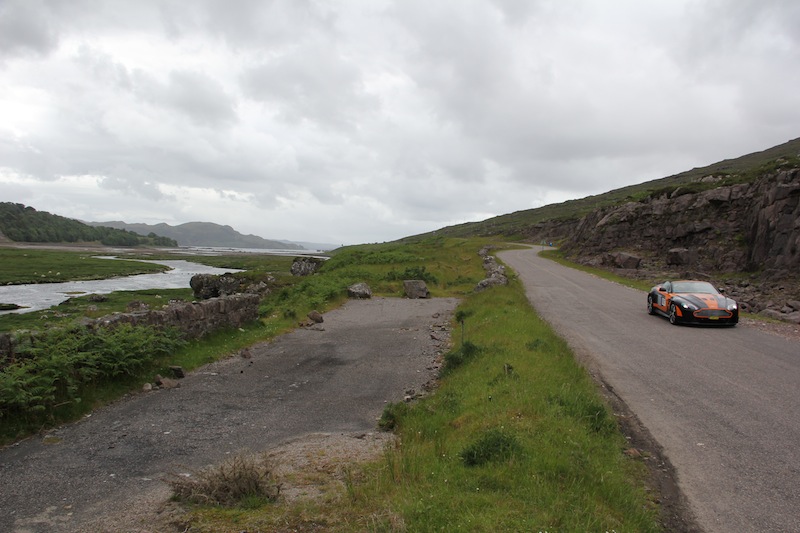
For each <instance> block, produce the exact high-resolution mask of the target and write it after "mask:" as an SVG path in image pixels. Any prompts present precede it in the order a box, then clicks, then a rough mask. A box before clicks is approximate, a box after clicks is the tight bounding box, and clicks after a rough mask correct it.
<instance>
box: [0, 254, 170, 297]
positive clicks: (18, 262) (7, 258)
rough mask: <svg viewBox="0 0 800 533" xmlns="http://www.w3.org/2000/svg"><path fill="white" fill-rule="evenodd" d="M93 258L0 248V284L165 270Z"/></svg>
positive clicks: (135, 262) (157, 266)
mask: <svg viewBox="0 0 800 533" xmlns="http://www.w3.org/2000/svg"><path fill="white" fill-rule="evenodd" d="M96 255H98V254H92V253H88V252H69V251H54V250H30V249H17V248H0V284H2V285H6V284H9V283H13V284H20V283H57V282H62V281H77V280H88V279H107V278H113V277H117V276H131V275H134V274H148V273H152V272H162V271H164V270H166V269H167V267H165V266H163V265H154V264H150V263H142V262H140V261H125V260H109V259H99V258H97V257H95V256H96ZM6 303H8V302H6Z"/></svg>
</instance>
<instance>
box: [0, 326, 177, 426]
mask: <svg viewBox="0 0 800 533" xmlns="http://www.w3.org/2000/svg"><path fill="white" fill-rule="evenodd" d="M18 342H19V344H18V347H17V358H18V360H17V362H15V363H14V364H12V365H9V366H8V367H6V368H4V369H2V370H1V371H0V418H5V417H8V416H11V415H19V416H22V417H23V418H29V417H30V416H31V415H36V414H37V413H38V414H41V413H44V412H47V411H48V410H50V409H52V408H54V407H57V406H58V405H66V404H69V403H78V402H80V401H81V400H80V397H79V391H80V390H81V388H82V387H84V386H87V385H90V384H96V383H98V382H101V381H111V380H113V379H115V378H118V377H121V376H131V375H133V374H134V373H135V372H136V371H138V370H140V369H142V368H143V367H144V366H145V365H147V364H149V363H151V362H152V361H154V360H155V359H156V358H158V357H161V356H164V355H166V354H168V353H170V352H172V351H174V350H177V349H178V348H180V347H181V346H183V345H184V341H183V340H182V339H181V338H180V334H179V332H178V331H177V330H175V329H165V330H157V329H155V328H151V327H146V326H131V325H129V324H123V325H120V326H118V327H116V328H99V329H96V330H93V329H90V328H86V327H81V326H77V327H72V328H64V329H62V328H53V329H50V330H46V331H44V332H41V333H39V334H36V335H31V334H26V335H25V336H20V337H19V338H18Z"/></svg>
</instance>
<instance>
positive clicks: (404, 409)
mask: <svg viewBox="0 0 800 533" xmlns="http://www.w3.org/2000/svg"><path fill="white" fill-rule="evenodd" d="M408 409H409V408H408V404H406V403H402V402H400V403H394V402H390V403H389V404H388V405H387V406H386V407H385V408H384V410H383V413H382V414H381V418H380V420H378V427H379V428H381V429H382V430H383V431H393V430H394V429H395V428H396V427H397V425H398V423H399V422H400V419H401V418H402V417H403V416H404V415H405V414H406V413H408Z"/></svg>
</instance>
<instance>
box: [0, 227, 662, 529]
mask: <svg viewBox="0 0 800 533" xmlns="http://www.w3.org/2000/svg"><path fill="white" fill-rule="evenodd" d="M493 243H494V241H492V240H490V239H485V238H465V239H457V238H446V239H445V238H440V237H432V238H426V239H425V240H422V241H419V242H416V243H388V244H380V245H361V246H352V247H346V248H342V249H340V250H337V251H336V252H334V253H333V254H332V257H331V258H330V259H329V260H328V261H326V262H325V263H324V264H323V265H322V266H321V267H320V270H319V272H318V273H317V274H315V275H313V276H308V277H302V278H300V277H293V276H291V275H290V274H289V267H290V266H291V261H292V257H279V256H268V255H253V254H248V255H246V256H244V255H237V256H213V257H211V256H209V257H201V256H193V257H192V260H193V261H197V262H201V263H204V264H209V265H211V266H218V267H222V268H238V269H243V270H246V271H247V272H245V273H243V275H246V276H250V277H253V278H254V279H265V280H267V279H268V280H270V281H269V285H270V289H271V290H270V293H269V295H267V296H266V297H265V298H264V299H263V300H262V303H261V305H260V308H259V320H258V321H256V322H255V323H254V324H252V325H250V326H248V327H245V328H241V329H240V330H236V331H224V332H219V333H218V334H214V335H211V336H210V337H207V338H204V339H202V341H200V342H188V343H185V344H184V345H183V346H182V347H180V346H177V345H176V346H170V347H169V349H168V350H166V353H164V354H162V355H159V356H157V357H155V358H154V359H153V360H151V361H147V362H144V363H142V364H141V365H139V364H138V363H137V365H134V367H132V368H131V369H130V370H127V369H126V371H124V372H121V373H119V374H118V375H116V376H112V377H111V378H110V379H105V378H104V379H96V380H88V381H87V382H86V383H81V384H78V385H76V386H77V390H76V391H74V392H75V397H78V398H81V401H80V402H70V403H69V404H67V405H62V406H58V407H55V408H49V409H46V410H44V412H40V413H34V414H35V415H36V416H38V417H39V418H36V419H35V423H33V424H31V423H25V421H24V420H22V418H24V417H21V416H20V415H19V413H18V412H14V411H13V409H9V407H8V405H5V406H3V405H2V403H0V416H2V418H0V423H2V427H3V430H2V439H3V442H4V443H6V444H8V443H10V442H13V440H14V439H17V438H20V437H24V436H25V435H34V434H36V432H37V431H38V430H40V429H41V428H46V427H51V426H53V425H56V424H60V423H64V422H66V421H69V420H74V419H76V418H78V417H80V416H82V415H83V414H84V413H86V412H88V411H89V410H91V409H92V408H94V407H96V406H99V405H103V404H106V403H110V402H113V401H114V400H115V399H116V398H119V397H121V396H123V395H125V394H130V393H135V392H136V391H138V390H141V386H142V384H143V383H145V382H147V381H149V380H150V379H151V378H152V375H153V374H154V373H158V372H159V371H163V370H164V369H168V368H169V366H172V365H181V366H183V367H184V368H185V369H186V370H187V371H189V370H191V369H194V368H198V367H199V366H201V365H203V364H206V363H208V362H211V361H214V360H218V359H220V358H224V357H227V356H230V355H231V354H233V353H236V352H237V351H238V350H241V349H243V348H245V347H247V346H250V345H252V344H254V343H256V342H263V341H266V340H269V339H271V338H274V337H275V336H277V335H280V334H281V333H283V332H286V331H289V330H290V329H292V328H294V327H297V323H298V322H299V320H301V319H302V317H304V316H306V314H307V313H308V312H309V311H312V310H318V311H320V312H323V313H324V312H325V311H327V310H330V309H332V308H335V307H337V306H339V305H341V304H342V303H343V302H344V301H345V300H346V298H347V296H346V289H347V287H348V286H349V285H351V284H353V283H356V282H360V281H364V282H366V283H368V284H369V285H370V287H371V289H372V291H373V294H375V295H380V296H388V297H401V296H402V291H403V288H402V279H404V278H405V277H406V276H407V275H409V274H416V275H419V274H423V275H424V276H425V280H426V283H427V284H428V287H429V289H430V292H431V296H432V297H439V296H449V297H458V298H460V299H461V300H462V303H461V305H460V306H459V308H458V311H457V313H456V315H457V316H458V317H459V318H460V323H459V324H455V322H454V323H453V328H452V329H453V331H462V332H463V333H462V335H454V336H453V339H452V347H451V349H450V351H448V352H447V354H446V355H445V360H444V366H443V372H442V375H441V379H440V383H439V386H438V388H437V389H436V390H435V391H434V392H433V393H432V394H431V395H430V396H428V397H425V398H422V399H420V400H418V401H415V402H413V403H410V404H409V403H401V404H397V405H389V406H387V408H386V410H385V412H384V416H383V417H382V420H381V425H382V426H383V427H384V428H385V429H389V430H391V431H392V432H393V433H394V434H395V436H396V438H395V439H394V441H393V442H394V444H393V445H392V446H390V447H389V448H387V449H386V450H384V453H383V456H382V457H381V458H380V459H378V460H376V461H372V462H368V463H364V464H352V465H344V466H343V467H342V470H340V471H338V472H335V473H328V474H324V473H320V476H321V478H322V477H325V476H326V475H331V476H334V477H336V476H338V478H339V479H343V482H342V483H338V484H326V485H325V486H326V490H327V493H326V496H325V497H324V498H322V499H318V500H315V501H313V502H308V501H296V502H292V503H289V502H284V501H281V500H280V499H278V500H277V501H274V502H273V501H271V500H269V499H259V498H258V496H257V495H250V496H247V495H245V496H244V497H243V498H242V499H240V500H238V501H236V502H233V503H230V502H229V503H227V504H226V505H224V506H222V505H197V504H190V503H179V504H178V505H180V508H181V511H180V513H181V514H180V516H181V518H180V519H181V521H182V523H184V524H185V525H186V526H187V527H191V530H192V531H240V530H243V529H262V530H263V529H269V528H275V527H281V528H284V529H286V530H291V529H292V528H295V529H303V528H308V527H312V526H313V527H315V528H324V529H326V530H332V531H364V530H368V531H434V530H436V531H438V530H441V529H450V530H455V529H460V530H471V531H484V530H486V531H488V530H509V531H539V530H542V531H544V530H551V531H553V530H570V531H577V530H581V531H584V530H585V531H589V530H591V531H611V530H617V531H634V530H635V531H660V530H662V525H661V524H660V520H661V518H660V517H659V516H660V513H659V504H658V501H659V495H658V494H657V493H656V492H654V491H653V489H652V488H651V485H650V482H649V474H648V469H647V463H646V460H647V457H646V455H642V454H633V453H628V452H629V445H628V444H627V442H626V439H625V437H624V436H623V435H622V433H621V429H620V426H619V424H618V422H617V420H616V418H615V415H614V414H613V411H612V410H611V409H610V408H609V406H608V405H607V404H606V403H605V401H604V400H603V398H602V396H601V395H600V393H599V392H598V390H597V388H596V385H595V384H594V383H593V382H592V380H591V378H590V377H589V375H588V373H587V372H586V370H585V369H583V368H582V367H581V366H580V365H579V364H578V363H577V362H576V360H575V357H574V355H573V354H572V353H571V351H570V350H569V348H568V346H567V345H566V343H565V342H564V341H563V340H561V339H560V338H559V337H558V336H557V335H556V334H555V333H554V332H553V331H552V330H551V329H550V327H549V326H548V325H547V324H546V323H545V322H543V321H542V320H541V319H540V318H539V317H538V316H537V315H536V313H535V311H534V310H533V308H532V307H531V306H530V304H529V303H528V302H527V299H526V298H525V294H524V290H523V289H522V287H521V284H520V283H519V281H518V280H516V278H515V277H514V276H513V275H512V276H510V283H509V285H507V286H501V287H494V288H491V289H489V290H486V291H482V292H475V291H474V287H475V286H476V284H477V283H478V282H479V281H480V280H481V279H483V276H484V273H483V264H482V259H481V257H480V256H479V255H478V251H479V250H480V249H481V248H482V247H484V246H486V245H489V244H493ZM497 246H504V244H502V243H498V244H497ZM6 250H8V249H7V248H6V249H0V252H5V251H6ZM30 251H31V250H30V249H17V250H16V251H15V252H14V253H30ZM42 251H43V250H42ZM6 253H7V252H6ZM53 253H55V254H60V255H62V256H63V258H64V259H65V260H67V259H69V260H73V259H74V258H72V257H67V256H70V255H73V254H74V255H80V254H81V253H85V252H83V251H76V250H68V251H64V250H61V251H54V252H53ZM136 253H146V254H147V257H146V258H147V259H155V258H158V257H162V256H161V254H165V255H164V257H165V256H166V255H169V254H168V253H165V251H161V250H159V251H155V250H147V251H145V252H142V251H140V250H137V251H136ZM531 253H536V252H535V251H532V252H531ZM5 257H11V256H5ZM36 257H38V258H39V260H40V261H42V263H41V266H37V267H32V268H33V270H32V271H37V272H38V271H40V270H44V269H45V268H47V270H48V271H50V270H53V268H54V265H55V263H54V261H55V260H56V258H57V256H56V255H49V254H44V255H36ZM131 257H134V256H133V255H131ZM181 258H183V259H185V258H186V256H185V255H183V256H181ZM78 261H79V264H83V265H91V266H90V267H87V268H86V269H85V270H93V269H94V266H95V263H91V262H86V260H85V259H84V260H80V259H79V260H78ZM81 261H82V263H80V262H81ZM100 261H102V260H100ZM6 262H7V261H5V260H4V261H3V264H5V263H6ZM108 263H111V264H114V265H118V264H119V263H120V262H118V261H103V265H106V264H108ZM98 266H99V265H98ZM62 275H63V271H62ZM172 298H184V299H191V298H192V296H191V290H190V289H188V288H187V289H177V290H174V291H172V290H169V291H136V292H135V293H112V294H111V295H109V300H108V301H107V302H103V303H90V302H89V301H88V300H87V299H85V298H74V299H72V300H70V301H69V302H67V303H66V304H62V306H57V307H55V308H53V309H50V310H48V311H42V312H34V313H30V314H29V315H31V316H30V317H28V318H23V319H21V321H19V319H16V320H17V322H14V321H13V320H11V319H7V318H6V317H8V316H9V315H3V316H0V331H9V330H11V329H15V330H16V329H39V328H42V327H47V326H48V325H49V326H60V327H62V328H63V327H67V326H68V324H69V323H70V322H73V321H76V320H80V319H81V318H82V317H86V316H93V315H97V314H98V313H110V312H114V311H115V310H124V309H125V306H126V305H127V303H129V302H130V301H131V300H144V301H147V302H149V305H153V306H155V305H160V304H161V303H164V302H165V301H168V300H169V299H172ZM19 316H20V317H23V316H25V315H19ZM453 320H454V321H455V318H454V319H453ZM25 321H28V322H27V323H25ZM34 326H35V327H34ZM113 342H123V341H121V340H112V343H113ZM116 347H117V348H118V349H122V350H123V351H124V349H125V348H124V346H122V347H121V346H116ZM78 366H80V365H78ZM70 368H73V369H74V368H75V367H65V368H64V369H62V371H63V372H70V371H72V370H70ZM3 375H4V376H5V377H3V381H2V382H0V402H2V401H3V398H5V397H4V396H2V394H3V392H2V388H3V387H8V384H9V379H7V378H8V376H9V375H10V374H9V373H8V372H3ZM4 409H5V410H4ZM31 416H33V415H31ZM34 418H35V417H34ZM28 422H30V421H28ZM376 430H377V428H376ZM323 484H324V483H323Z"/></svg>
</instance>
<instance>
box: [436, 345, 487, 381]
mask: <svg viewBox="0 0 800 533" xmlns="http://www.w3.org/2000/svg"><path fill="white" fill-rule="evenodd" d="M480 351H481V350H480V347H478V346H477V345H476V344H474V343H472V342H470V341H464V342H463V343H462V344H461V346H460V347H458V348H456V349H455V350H451V351H450V352H447V353H446V354H445V355H444V367H443V368H442V371H443V373H447V372H452V371H453V370H455V369H456V368H458V367H460V366H461V365H463V364H465V363H466V362H467V361H469V360H471V359H474V358H475V357H476V356H477V355H478V354H479V353H480Z"/></svg>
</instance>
